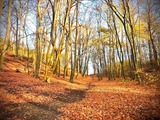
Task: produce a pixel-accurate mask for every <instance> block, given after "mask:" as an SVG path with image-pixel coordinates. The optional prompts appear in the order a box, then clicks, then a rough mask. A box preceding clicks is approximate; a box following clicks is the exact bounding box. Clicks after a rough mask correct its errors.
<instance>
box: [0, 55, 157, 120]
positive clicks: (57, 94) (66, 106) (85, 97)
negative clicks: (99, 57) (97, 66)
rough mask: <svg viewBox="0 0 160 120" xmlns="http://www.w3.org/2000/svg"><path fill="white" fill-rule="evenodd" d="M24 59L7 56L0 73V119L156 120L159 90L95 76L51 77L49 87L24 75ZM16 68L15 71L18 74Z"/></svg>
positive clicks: (37, 79)
mask: <svg viewBox="0 0 160 120" xmlns="http://www.w3.org/2000/svg"><path fill="white" fill-rule="evenodd" d="M25 62H26V61H25V60H18V59H16V58H15V57H14V55H12V54H8V55H7V58H6V60H5V65H4V71H3V72H0V120H55V119H57V120H58V119H60V120H143V119H144V120H146V119H147V120H150V119H151V120H159V119H160V87H159V82H160V81H159V80H158V83H157V84H156V86H148V85H147V86H146V85H139V84H138V83H137V82H136V81H130V82H121V80H120V79H116V80H115V81H109V80H108V79H107V78H103V80H101V81H98V79H97V77H96V76H95V75H91V76H87V77H82V76H80V75H79V76H78V78H77V79H76V80H75V82H74V83H69V82H68V78H66V79H64V78H63V77H57V76H53V78H52V80H51V81H52V83H50V84H48V83H46V82H43V81H42V80H41V79H39V78H34V77H33V75H28V74H26V73H25V70H24V66H25V65H26V63H25ZM17 69H18V71H17Z"/></svg>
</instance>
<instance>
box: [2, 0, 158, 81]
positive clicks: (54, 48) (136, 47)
mask: <svg viewBox="0 0 160 120" xmlns="http://www.w3.org/2000/svg"><path fill="white" fill-rule="evenodd" d="M156 3H157V1H155V0H147V1H141V0H134V1H129V0H123V1H120V0H118V1H117V2H115V1H112V0H103V1H85V2H84V1H83V0H37V1H32V3H31V1H30V0H26V1H22V0H15V1H13V3H12V1H11V0H8V6H9V7H8V11H7V10H6V11H7V13H8V17H7V22H3V23H7V24H6V25H4V26H5V27H6V33H5V36H1V39H0V40H1V41H0V42H1V43H0V68H1V69H2V65H3V58H4V55H5V52H6V51H7V50H8V48H11V46H12V49H13V50H14V52H15V54H16V57H17V58H22V55H25V56H27V58H28V63H27V69H28V73H30V70H29V58H30V57H31V54H30V53H31V49H32V51H34V52H33V56H34V63H33V65H34V70H33V72H34V76H35V77H39V75H40V74H39V73H41V74H43V79H44V81H46V82H48V83H50V82H51V77H52V75H53V74H57V75H58V76H61V75H62V76H63V77H64V78H66V76H69V81H70V82H74V79H75V78H76V77H77V76H78V75H79V73H80V74H82V76H84V77H85V76H86V75H88V74H89V73H90V72H91V68H90V67H89V66H93V72H94V74H97V76H98V79H99V80H101V79H102V78H103V76H107V77H108V78H109V80H114V79H115V78H116V77H122V78H123V80H124V81H127V79H128V77H130V78H132V79H136V80H138V81H139V83H141V79H140V75H139V72H141V69H142V68H143V65H145V64H146V63H147V62H148V60H149V63H150V64H152V65H155V68H159V65H160V63H159V59H160V55H159V52H160V49H159V46H158V45H159V43H160V42H159V29H158V28H159V26H160V23H159V16H158V14H157V13H159V12H157V13H156V10H157V11H158V9H157V6H158V4H156ZM137 6H138V7H137ZM12 7H13V10H12V12H11V9H12ZM2 8H3V1H2V0H1V4H0V15H1V13H2ZM11 13H12V14H11ZM3 17H5V16H3ZM1 18H2V15H1ZM3 19H4V18H3ZM1 20H2V19H1ZM1 24H2V23H1ZM10 33H11V34H10ZM10 37H11V38H12V40H10V39H9V38H10ZM3 38H4V39H3ZM33 45H34V46H33ZM31 46H33V47H31ZM42 66H43V68H42ZM41 68H42V69H41ZM67 78H68V77H67Z"/></svg>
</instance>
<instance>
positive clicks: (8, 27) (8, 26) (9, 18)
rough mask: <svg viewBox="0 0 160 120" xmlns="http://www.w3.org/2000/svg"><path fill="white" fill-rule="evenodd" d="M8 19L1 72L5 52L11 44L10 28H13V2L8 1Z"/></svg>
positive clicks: (0, 66)
mask: <svg viewBox="0 0 160 120" xmlns="http://www.w3.org/2000/svg"><path fill="white" fill-rule="evenodd" d="M8 2H9V3H8V18H7V27H6V34H5V41H4V45H3V47H2V48H1V49H0V70H3V62H4V57H5V52H6V51H7V50H8V48H9V42H10V40H9V39H10V27H11V13H12V0H9V1H8Z"/></svg>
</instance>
